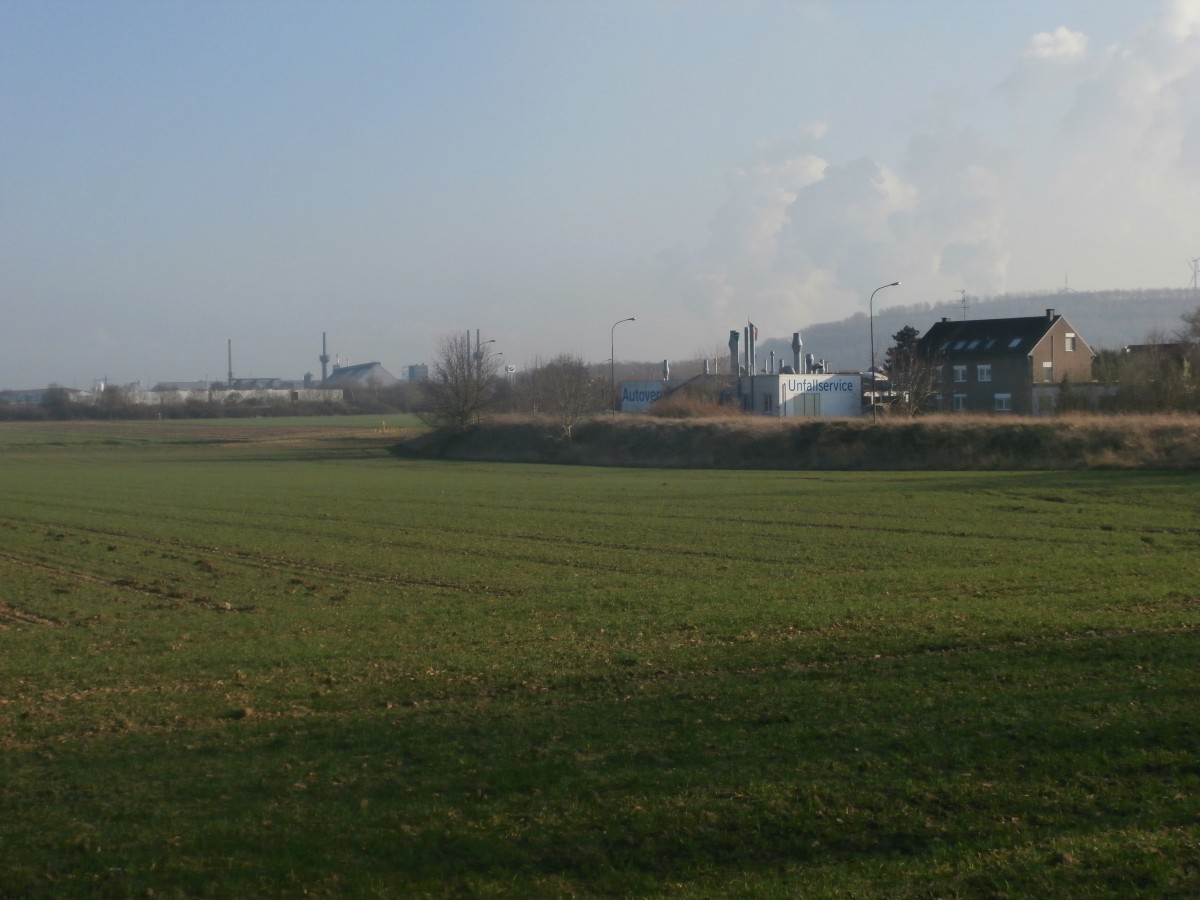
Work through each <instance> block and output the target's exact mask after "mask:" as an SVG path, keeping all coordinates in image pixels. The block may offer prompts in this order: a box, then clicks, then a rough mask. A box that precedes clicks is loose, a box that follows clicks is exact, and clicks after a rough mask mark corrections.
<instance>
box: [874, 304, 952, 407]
mask: <svg viewBox="0 0 1200 900" xmlns="http://www.w3.org/2000/svg"><path fill="white" fill-rule="evenodd" d="M920 336H921V334H920V332H919V331H917V329H915V328H913V327H912V326H911V325H905V326H904V327H903V328H901V329H900V330H899V331H897V332H896V333H895V334H894V335H892V340H893V341H895V343H894V344H892V346H891V347H889V348H888V350H887V355H886V356H885V357H884V367H885V369H886V370H887V376H888V381H889V382H890V383H891V393H892V402H891V408H892V409H893V410H894V411H895V412H898V413H902V414H903V415H906V416H908V417H909V418H912V417H913V416H915V415H917V413H920V412H926V411H928V410H929V409H930V407H931V406H932V405H933V398H934V396H935V395H936V394H937V392H938V387H939V385H938V381H939V378H938V376H939V372H940V369H941V361H940V360H939V359H936V358H933V357H929V356H926V355H924V354H922V353H921V352H920V349H919V347H918V341H919V339H920Z"/></svg>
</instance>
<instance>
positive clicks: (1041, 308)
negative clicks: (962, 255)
mask: <svg viewBox="0 0 1200 900" xmlns="http://www.w3.org/2000/svg"><path fill="white" fill-rule="evenodd" d="M884 296H885V294H884V293H880V294H879V295H878V296H877V297H876V301H877V302H879V301H880V299H881V298H883V297H884ZM1198 306H1200V293H1198V292H1197V291H1194V290H1190V289H1186V288H1181V289H1166V288H1162V289H1155V290H1138V291H1061V292H1046V293H1038V294H1004V295H1001V296H999V297H987V298H978V297H971V296H969V295H968V297H967V309H966V317H967V318H968V319H1000V318H1009V317H1013V316H1036V315H1041V314H1042V313H1044V312H1045V311H1046V310H1047V309H1054V311H1055V312H1057V313H1060V314H1062V315H1064V316H1066V317H1067V320H1068V321H1069V322H1070V323H1071V324H1072V325H1073V326H1075V329H1076V331H1077V332H1078V333H1079V334H1080V335H1081V336H1082V337H1083V339H1084V340H1085V341H1087V342H1088V343H1089V344H1090V345H1091V346H1092V348H1093V349H1096V350H1098V349H1101V348H1106V347H1112V348H1116V347H1123V346H1125V345H1126V344H1140V343H1143V342H1145V340H1146V337H1147V335H1148V334H1150V333H1152V332H1159V333H1162V334H1164V335H1170V334H1172V333H1173V332H1174V331H1176V330H1177V329H1178V328H1180V327H1181V326H1182V324H1183V323H1182V322H1181V321H1180V316H1181V315H1183V314H1184V313H1185V312H1190V311H1191V310H1193V309H1196V308H1197V307H1198ZM943 316H947V317H949V318H952V319H961V318H962V317H963V308H962V306H961V305H959V304H958V303H956V302H953V301H948V302H946V303H938V304H930V303H917V304H913V305H909V306H900V305H897V306H887V307H884V308H882V309H880V308H878V307H877V308H876V310H875V355H876V362H879V361H881V360H882V358H883V354H884V352H885V351H886V349H887V347H888V346H889V345H890V344H891V336H892V335H893V334H895V333H896V332H897V331H899V330H900V329H901V328H903V327H904V326H905V325H912V326H913V327H914V328H916V329H917V330H918V331H920V332H921V333H922V334H924V333H925V332H926V331H928V330H929V328H930V327H931V326H932V325H933V324H934V323H936V322H937V321H938V320H940V319H941V318H942V317H943ZM758 325H759V332H760V339H759V344H758V356H759V362H760V364H761V363H762V362H763V360H764V358H765V357H766V356H767V355H768V354H769V353H770V352H771V351H772V350H774V351H775V355H776V358H777V359H778V358H782V359H783V360H784V361H785V362H790V361H791V359H792V350H791V341H792V334H791V332H790V331H789V332H787V333H786V334H782V335H780V334H777V333H776V330H775V328H774V327H772V326H771V325H770V324H764V323H761V322H760V323H758ZM869 333H870V322H869V319H868V317H867V315H866V313H861V312H860V313H855V314H854V315H853V316H851V317H850V318H848V319H843V320H842V321H840V322H825V323H821V324H819V325H810V326H808V327H807V328H804V329H801V335H800V336H801V339H802V340H803V341H804V352H805V353H812V354H813V355H814V356H816V357H817V358H818V359H825V360H828V361H829V364H830V366H831V367H832V368H833V370H836V371H855V372H857V371H863V370H865V369H866V368H867V365H868V363H869V360H870V351H871V344H870V338H869ZM768 336H769V337H768Z"/></svg>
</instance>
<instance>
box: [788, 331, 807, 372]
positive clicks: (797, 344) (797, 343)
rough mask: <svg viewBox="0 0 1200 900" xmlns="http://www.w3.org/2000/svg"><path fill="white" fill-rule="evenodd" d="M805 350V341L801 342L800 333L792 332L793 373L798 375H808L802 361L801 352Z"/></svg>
mask: <svg viewBox="0 0 1200 900" xmlns="http://www.w3.org/2000/svg"><path fill="white" fill-rule="evenodd" d="M803 349H804V341H802V340H800V332H798V331H793V332H792V371H793V372H795V373H796V374H797V375H806V374H808V373H806V372H805V371H804V366H803V364H802V363H801V361H800V351H801V350H803Z"/></svg>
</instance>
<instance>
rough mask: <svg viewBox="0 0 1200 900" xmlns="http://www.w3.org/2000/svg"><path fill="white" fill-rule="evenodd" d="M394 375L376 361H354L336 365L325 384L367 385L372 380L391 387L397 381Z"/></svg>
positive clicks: (381, 385) (382, 385) (380, 385)
mask: <svg viewBox="0 0 1200 900" xmlns="http://www.w3.org/2000/svg"><path fill="white" fill-rule="evenodd" d="M397 380H398V379H397V378H396V376H394V375H393V374H392V373H391V372H389V371H388V370H387V369H385V368H384V367H383V366H381V365H380V364H379V363H378V362H366V363H356V364H355V365H353V366H336V367H335V368H334V370H333V371H332V372H330V373H329V377H328V378H326V379H325V384H327V385H336V384H346V383H347V382H354V383H356V384H361V385H364V386H365V385H367V384H369V383H372V382H374V383H375V384H377V385H378V386H379V387H391V386H392V385H393V384H396V382H397Z"/></svg>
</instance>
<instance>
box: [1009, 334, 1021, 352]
mask: <svg viewBox="0 0 1200 900" xmlns="http://www.w3.org/2000/svg"><path fill="white" fill-rule="evenodd" d="M1020 346H1021V339H1020V338H1019V337H1015V338H1013V339H1012V340H1011V341H1009V342H1008V349H1009V350H1016V349H1017V348H1018V347H1020Z"/></svg>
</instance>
